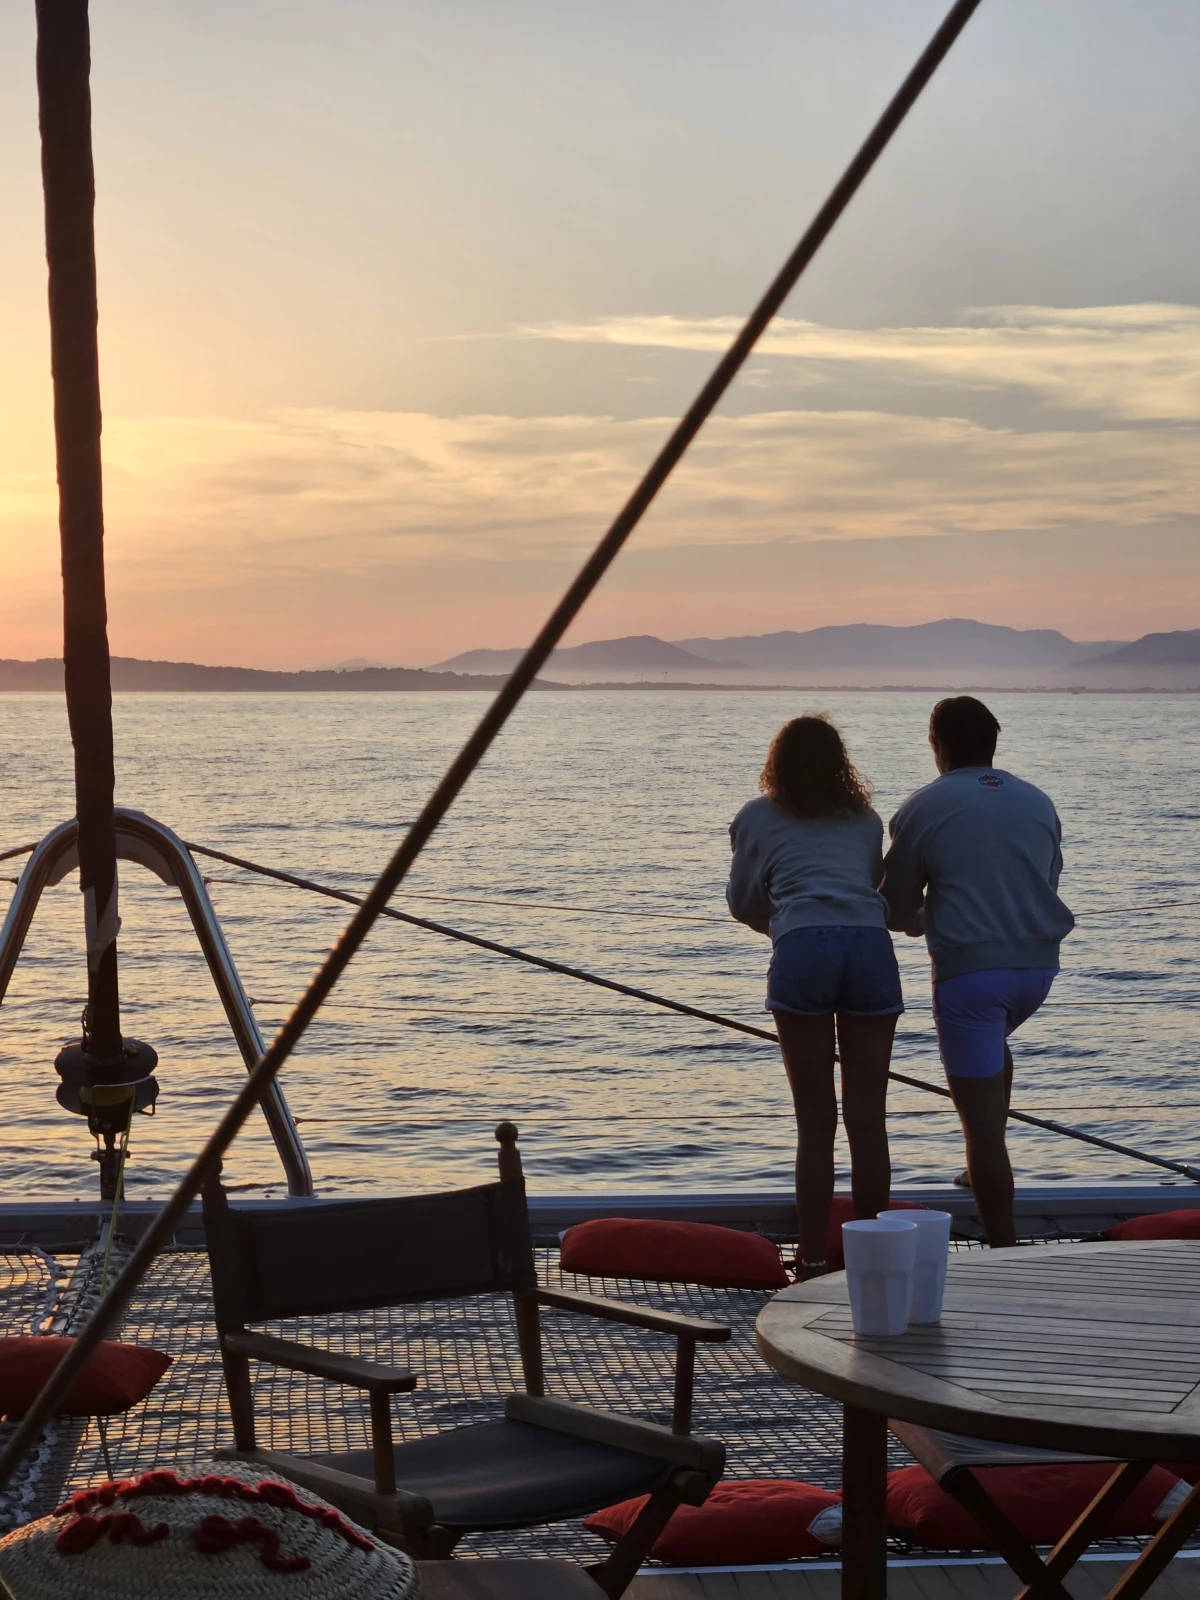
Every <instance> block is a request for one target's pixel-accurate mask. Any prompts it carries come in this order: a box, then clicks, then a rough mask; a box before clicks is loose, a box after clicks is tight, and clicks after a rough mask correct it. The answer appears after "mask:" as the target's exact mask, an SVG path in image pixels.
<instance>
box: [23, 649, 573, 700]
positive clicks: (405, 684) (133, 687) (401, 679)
mask: <svg viewBox="0 0 1200 1600" xmlns="http://www.w3.org/2000/svg"><path fill="white" fill-rule="evenodd" d="M62 682H63V664H62V662H61V661H55V660H53V659H52V658H46V659H43V660H41V661H0V691H3V690H8V691H12V690H14V689H16V690H25V691H33V690H60V691H61V689H62ZM503 682H504V679H503V678H502V677H471V676H468V675H466V674H463V673H457V672H426V671H424V670H422V669H421V668H418V667H368V668H366V669H364V670H363V671H359V672H334V671H329V670H324V671H320V672H260V671H258V670H257V669H256V668H254V667H202V666H197V665H196V664H195V663H193V662H190V661H138V660H136V659H135V658H134V657H132V656H114V657H113V659H112V686H113V689H114V691H115V692H116V693H118V694H121V693H124V694H133V693H142V694H162V693H172V692H173V693H176V694H178V693H209V694H212V693H225V694H229V693H235V694H238V693H254V694H263V693H286V692H288V691H291V692H293V693H295V692H307V693H313V692H314V691H315V692H318V693H338V694H345V693H346V692H347V691H353V690H367V691H371V690H374V691H376V692H378V691H380V690H383V691H386V690H396V689H497V688H499V686H500V684H502V683H503ZM535 687H537V688H539V689H553V688H557V687H558V685H556V684H552V683H544V682H541V681H540V680H539V681H538V683H537V684H536V685H535Z"/></svg>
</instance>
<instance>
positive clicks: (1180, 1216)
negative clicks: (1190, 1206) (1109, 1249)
mask: <svg viewBox="0 0 1200 1600" xmlns="http://www.w3.org/2000/svg"><path fill="white" fill-rule="evenodd" d="M1105 1237H1106V1238H1109V1239H1200V1211H1152V1212H1151V1213H1150V1215H1149V1216H1148V1217H1130V1218H1129V1220H1128V1222H1118V1223H1117V1224H1116V1225H1115V1227H1112V1228H1110V1229H1109V1230H1108V1233H1107V1234H1106V1236H1105Z"/></svg>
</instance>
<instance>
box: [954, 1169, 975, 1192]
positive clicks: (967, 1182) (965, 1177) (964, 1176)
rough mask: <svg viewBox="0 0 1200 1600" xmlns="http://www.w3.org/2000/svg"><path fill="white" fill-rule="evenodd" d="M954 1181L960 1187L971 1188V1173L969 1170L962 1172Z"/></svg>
mask: <svg viewBox="0 0 1200 1600" xmlns="http://www.w3.org/2000/svg"><path fill="white" fill-rule="evenodd" d="M953 1181H954V1183H955V1184H957V1186H958V1187H959V1188H960V1189H969V1188H970V1187H971V1174H970V1173H969V1172H960V1173H959V1175H958V1177H957V1178H955V1179H954V1180H953Z"/></svg>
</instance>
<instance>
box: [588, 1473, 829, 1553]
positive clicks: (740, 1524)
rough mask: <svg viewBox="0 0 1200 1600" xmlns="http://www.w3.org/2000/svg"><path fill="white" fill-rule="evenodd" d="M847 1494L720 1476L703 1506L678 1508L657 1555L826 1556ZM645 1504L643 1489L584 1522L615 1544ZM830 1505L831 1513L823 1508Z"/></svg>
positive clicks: (780, 1481)
mask: <svg viewBox="0 0 1200 1600" xmlns="http://www.w3.org/2000/svg"><path fill="white" fill-rule="evenodd" d="M841 1498H842V1497H841V1495H840V1494H837V1493H836V1492H835V1491H834V1490H832V1489H818V1488H817V1486H816V1485H815V1484H812V1483H794V1482H792V1481H790V1480H788V1479H776V1478H754V1479H747V1480H744V1481H742V1482H735V1483H719V1484H718V1485H717V1487H716V1488H715V1489H714V1490H713V1492H712V1493H711V1494H710V1495H709V1497H708V1499H707V1500H706V1501H705V1502H704V1504H703V1505H702V1506H680V1507H679V1509H678V1511H676V1513H675V1515H674V1516H673V1517H672V1518H671V1520H670V1522H668V1523H667V1526H666V1528H665V1529H664V1530H663V1532H662V1533H660V1534H659V1536H658V1541H657V1543H656V1544H655V1546H654V1549H653V1550H652V1551H651V1555H652V1556H653V1557H654V1559H655V1560H656V1561H665V1562H666V1563H667V1565H668V1566H670V1567H747V1566H756V1565H758V1564H759V1563H762V1562H768V1561H790V1560H791V1559H792V1558H793V1557H794V1556H818V1555H826V1554H828V1552H829V1551H830V1550H831V1549H835V1548H836V1547H837V1545H839V1544H840V1543H841V1539H842V1531H841ZM645 1504H646V1496H644V1495H643V1496H642V1497H641V1498H640V1499H638V1500H623V1501H622V1502H621V1504H620V1505H619V1506H609V1508H608V1510H607V1511H597V1512H595V1513H594V1514H593V1515H592V1516H590V1517H588V1519H587V1521H586V1522H585V1523H584V1527H585V1528H587V1529H588V1530H589V1531H590V1532H591V1533H598V1534H599V1535H600V1536H601V1538H603V1539H611V1540H612V1541H613V1543H614V1544H615V1543H616V1541H617V1540H618V1539H620V1538H622V1537H623V1536H624V1535H625V1534H626V1533H628V1531H629V1529H630V1528H631V1527H632V1526H633V1520H634V1518H635V1517H636V1516H637V1514H638V1512H639V1511H641V1509H642V1507H643V1506H644V1505H645ZM831 1511H834V1512H835V1515H834V1516H833V1517H829V1516H826V1515H825V1513H828V1512H831ZM823 1523H824V1524H828V1525H829V1526H828V1527H826V1526H825V1525H823ZM814 1524H815V1529H816V1531H814ZM822 1534H827V1537H824V1538H822Z"/></svg>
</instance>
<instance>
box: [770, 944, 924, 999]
mask: <svg viewBox="0 0 1200 1600" xmlns="http://www.w3.org/2000/svg"><path fill="white" fill-rule="evenodd" d="M766 1009H767V1010H768V1011H790V1012H792V1013H793V1015H795V1016H798V1017H823V1016H827V1015H828V1014H829V1012H831V1011H845V1012H847V1013H848V1014H849V1015H850V1016H856V1017H894V1016H897V1015H898V1014H899V1013H900V1012H901V1011H903V1010H904V997H903V995H902V994H901V992H900V969H899V967H897V965H896V952H895V951H894V950H893V949H892V937H891V934H889V933H888V932H887V930H886V929H885V928H793V929H792V931H791V933H785V934H784V936H783V938H782V939H780V940H779V942H778V943H777V944H776V946H775V949H774V951H773V952H772V955H771V970H770V971H769V972H768V974H767V1005H766Z"/></svg>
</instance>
